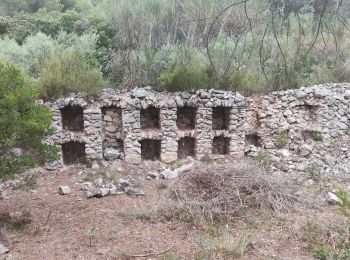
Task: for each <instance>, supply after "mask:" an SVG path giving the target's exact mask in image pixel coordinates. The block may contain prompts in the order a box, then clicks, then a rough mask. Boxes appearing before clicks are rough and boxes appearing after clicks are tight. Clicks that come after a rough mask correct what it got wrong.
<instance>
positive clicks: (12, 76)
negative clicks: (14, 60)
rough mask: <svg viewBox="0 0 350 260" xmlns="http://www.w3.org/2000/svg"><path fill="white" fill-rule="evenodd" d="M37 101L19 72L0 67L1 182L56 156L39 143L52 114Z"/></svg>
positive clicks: (47, 130)
mask: <svg viewBox="0 0 350 260" xmlns="http://www.w3.org/2000/svg"><path fill="white" fill-rule="evenodd" d="M37 98H38V91H37V89H36V88H35V87H33V86H30V85H27V83H26V80H25V78H24V77H23V75H22V73H21V71H20V70H19V69H17V68H15V67H14V66H13V65H9V64H5V63H0V181H1V180H5V179H7V178H9V177H11V176H12V175H14V174H15V173H18V172H20V171H22V170H23V169H24V168H25V167H30V166H33V165H35V164H37V163H44V162H45V161H46V160H48V159H51V158H54V156H55V155H56V149H55V148H54V147H52V146H49V145H45V144H43V143H42V140H43V137H44V136H45V135H46V134H47V133H48V132H49V131H50V129H49V127H50V124H51V112H50V110H49V109H48V108H46V107H44V106H41V105H39V104H37V103H36V99H37Z"/></svg>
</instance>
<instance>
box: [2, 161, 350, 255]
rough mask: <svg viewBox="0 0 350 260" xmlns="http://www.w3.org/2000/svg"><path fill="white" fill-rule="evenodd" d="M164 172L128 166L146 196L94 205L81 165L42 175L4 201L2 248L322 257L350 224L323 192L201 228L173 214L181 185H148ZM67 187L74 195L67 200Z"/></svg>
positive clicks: (156, 182)
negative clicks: (174, 194) (300, 205)
mask: <svg viewBox="0 0 350 260" xmlns="http://www.w3.org/2000/svg"><path fill="white" fill-rule="evenodd" d="M159 167H160V165H158V164H157V163H156V162H155V163H153V164H152V165H151V166H150V167H146V166H142V165H141V166H140V167H139V166H138V167H133V166H127V165H123V172H122V177H123V178H124V177H129V178H132V179H133V180H134V181H135V182H137V184H138V186H139V187H140V188H142V189H143V190H144V191H145V193H146V196H144V197H136V196H128V195H117V196H107V197H103V198H91V199H87V198H86V196H85V192H83V191H81V190H80V189H79V186H78V185H77V183H78V180H79V179H80V178H81V174H80V173H81V171H83V170H84V169H82V168H79V167H77V166H72V167H70V168H68V169H65V170H63V171H61V172H57V173H49V172H42V173H41V174H39V176H38V181H37V182H38V183H37V187H36V188H35V189H34V190H30V191H22V190H13V191H8V194H7V195H8V198H7V199H5V200H2V201H0V213H1V214H0V221H2V229H1V230H0V231H1V232H0V243H3V244H5V245H6V246H8V247H9V248H10V250H11V251H10V253H9V254H7V255H6V259H236V258H239V259H314V257H313V250H314V248H315V246H317V245H318V243H321V242H324V243H330V244H331V243H332V239H333V240H334V241H335V240H336V239H337V236H338V235H339V234H342V231H343V229H344V227H345V226H346V221H347V217H346V216H343V215H342V214H341V213H340V212H339V211H338V210H337V209H338V208H337V206H330V205H328V204H326V203H325V202H324V201H323V200H322V199H321V198H322V196H323V193H322V191H320V187H319V186H317V187H316V186H315V187H312V188H310V187H309V188H307V189H305V187H302V188H301V187H299V188H297V190H298V189H299V190H298V192H302V196H307V197H308V201H311V202H312V203H311V204H308V207H307V208H306V209H301V210H296V211H290V212H281V213H278V214H277V213H275V214H272V213H271V212H270V211H268V210H263V209H261V210H257V209H254V210H251V212H249V210H248V211H247V212H246V214H244V216H237V217H234V218H232V219H231V220H230V222H227V223H224V224H222V223H221V224H220V225H219V224H216V223H210V222H205V221H203V222H196V223H194V222H193V221H190V220H189V219H186V215H184V214H178V212H176V213H174V214H173V213H172V212H169V211H170V210H171V207H169V205H171V204H172V203H177V202H176V201H174V200H172V201H169V199H170V198H169V197H168V194H169V189H171V187H172V185H173V183H174V182H176V180H175V181H168V180H149V181H147V180H146V179H145V178H146V174H147V171H149V170H150V168H153V169H157V168H159ZM203 167H204V166H203ZM220 167H226V168H227V169H229V167H230V165H229V164H227V165H226V166H220ZM193 171H197V170H196V169H194V170H193ZM192 174H193V172H192ZM60 185H67V186H69V187H70V188H71V190H72V193H71V194H69V195H65V196H61V195H59V194H58V193H57V188H58V186H60ZM305 192H306V193H305ZM23 212H26V213H25V214H26V215H23V217H25V220H26V221H27V222H26V223H24V224H23V226H21V227H19V228H13V227H11V226H10V224H11V223H10V224H8V225H7V226H6V225H5V224H4V223H5V222H6V221H8V220H6V218H2V217H1V216H7V214H12V215H11V216H12V217H13V216H17V217H19V218H21V216H22V215H21V214H22V213H23ZM13 214H15V215H13ZM16 214H17V215H16ZM11 221H12V220H11ZM310 223H311V224H310ZM312 223H313V224H315V225H314V226H312V225H313V224H312ZM321 227H322V228H321ZM318 228H319V229H318ZM312 232H314V233H312ZM315 236H316V237H315ZM317 236H318V237H317ZM319 238H322V239H324V240H325V241H319V240H320V239H319ZM327 239H330V240H329V241H327ZM136 255H138V257H134V256H136ZM143 256H144V257H143Z"/></svg>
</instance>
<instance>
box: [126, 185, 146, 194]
mask: <svg viewBox="0 0 350 260" xmlns="http://www.w3.org/2000/svg"><path fill="white" fill-rule="evenodd" d="M125 193H126V194H128V195H135V196H145V192H144V191H143V190H140V189H135V188H131V187H128V188H126V189H125Z"/></svg>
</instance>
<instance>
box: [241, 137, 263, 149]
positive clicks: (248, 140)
mask: <svg viewBox="0 0 350 260" xmlns="http://www.w3.org/2000/svg"><path fill="white" fill-rule="evenodd" d="M245 144H246V145H254V146H256V147H261V146H262V139H261V137H260V136H259V135H257V134H249V135H246V136H245Z"/></svg>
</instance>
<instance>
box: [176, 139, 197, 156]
mask: <svg viewBox="0 0 350 260" xmlns="http://www.w3.org/2000/svg"><path fill="white" fill-rule="evenodd" d="M195 144H196V139H195V138H193V137H188V136H187V137H183V138H181V139H180V140H179V141H178V150H177V157H178V158H179V159H184V158H186V157H187V156H192V157H194V156H195Z"/></svg>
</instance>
